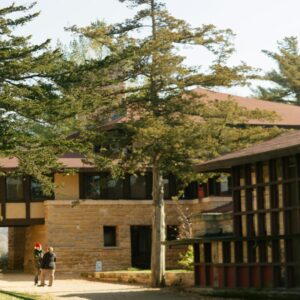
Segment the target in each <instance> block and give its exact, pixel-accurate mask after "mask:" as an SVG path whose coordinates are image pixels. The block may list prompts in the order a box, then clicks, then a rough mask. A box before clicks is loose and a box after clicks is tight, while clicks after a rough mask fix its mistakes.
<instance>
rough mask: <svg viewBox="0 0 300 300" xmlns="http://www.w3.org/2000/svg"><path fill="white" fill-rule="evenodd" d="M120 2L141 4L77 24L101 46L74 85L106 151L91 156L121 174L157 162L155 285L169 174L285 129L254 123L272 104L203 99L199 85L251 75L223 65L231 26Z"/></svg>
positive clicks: (95, 140)
mask: <svg viewBox="0 0 300 300" xmlns="http://www.w3.org/2000/svg"><path fill="white" fill-rule="evenodd" d="M120 1H121V0H120ZM121 2H127V3H128V4H130V5H132V6H133V7H137V8H139V10H138V12H137V14H136V15H135V17H134V18H133V19H131V20H126V21H125V22H124V23H121V24H116V25H110V26H109V25H105V24H104V23H101V24H100V23H97V24H92V25H91V26H89V27H86V28H76V27H73V28H72V30H73V31H75V32H77V33H79V34H80V35H81V36H82V37H84V38H86V39H89V40H90V41H91V42H93V43H94V45H96V44H97V45H98V47H99V48H100V49H102V50H103V54H104V55H103V56H102V58H101V59H89V60H88V61H86V63H85V65H84V66H83V67H84V70H85V71H84V72H82V73H81V74H80V80H79V81H78V82H77V83H76V84H74V85H73V87H72V90H73V91H78V92H76V93H77V95H78V96H79V97H81V98H80V99H81V100H82V102H83V103H84V102H85V101H86V100H87V101H88V102H87V103H89V105H88V108H91V111H90V115H88V112H87V110H84V114H85V116H86V118H85V120H86V124H85V127H84V128H82V131H81V137H80V138H79V139H81V141H82V143H87V142H89V143H90V144H98V145H100V151H99V153H97V154H96V155H90V158H92V162H94V163H96V164H97V166H98V167H99V169H103V168H109V169H110V170H111V171H112V173H113V175H114V176H122V174H124V173H125V172H128V173H138V172H140V173H142V172H145V171H146V170H148V169H149V168H151V170H152V174H153V194H152V196H153V226H152V257H151V270H152V286H154V287H157V286H161V285H163V283H164V272H165V265H164V264H165V246H164V245H163V242H164V241H165V220H164V199H163V198H164V184H163V178H164V175H167V174H170V173H171V174H174V175H176V176H177V177H178V178H180V179H181V180H182V181H186V180H188V179H191V176H194V174H193V166H194V164H195V163H197V162H200V161H203V160H205V159H209V158H212V157H215V156H217V155H218V154H220V153H224V152H227V151H231V150H233V149H237V148H239V147H242V146H246V145H248V144H250V143H251V142H254V141H256V140H257V139H260V138H267V137H272V136H274V135H276V134H278V130H277V129H264V128H261V127H250V126H247V121H248V120H249V119H267V118H274V115H272V114H270V113H266V112H261V111H251V112H250V111H247V110H246V109H244V108H240V107H238V106H237V105H236V103H234V102H233V101H230V100H229V101H227V102H226V101H225V102H215V101H212V102H207V101H206V102H204V101H202V100H201V97H200V96H199V95H197V94H195V93H194V92H193V90H192V88H193V87H195V86H204V87H215V86H232V85H237V84H243V83H245V81H246V80H247V77H248V76H249V77H251V74H250V71H251V70H250V68H249V67H247V66H246V65H243V64H242V65H239V66H235V67H228V66H227V65H226V61H227V59H228V58H229V57H230V55H231V54H232V52H233V47H232V44H231V38H232V32H231V31H230V30H218V29H216V28H215V26H213V25H203V26H202V27H199V28H192V27H191V26H190V25H189V24H188V23H186V22H185V21H183V20H179V19H176V18H174V17H173V16H171V15H170V14H169V13H168V11H167V10H166V7H165V5H164V4H163V2H162V1H158V0H127V1H126V0H122V1H121ZM182 45H192V46H199V47H201V48H205V49H207V51H210V52H211V53H212V54H214V55H215V59H214V61H213V62H212V65H211V67H210V71H209V72H206V73H205V72H200V69H199V68H197V67H188V66H186V65H185V64H184V57H183V56H181V55H180V47H181V46H182ZM249 74H250V75H249ZM101 75H103V76H102V77H101ZM103 87H104V88H103ZM97 105H99V106H97ZM95 108H96V110H95V112H93V110H94V109H95ZM92 112H93V113H92ZM87 115H88V116H87ZM109 117H110V121H109ZM241 125H242V126H241ZM192 174H193V175H192Z"/></svg>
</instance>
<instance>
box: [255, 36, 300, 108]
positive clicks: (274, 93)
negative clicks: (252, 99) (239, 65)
mask: <svg viewBox="0 0 300 300" xmlns="http://www.w3.org/2000/svg"><path fill="white" fill-rule="evenodd" d="M263 52H264V53H265V54H266V55H267V56H269V57H270V58H272V59H273V60H274V61H275V63H276V64H277V69H273V70H272V71H270V72H267V73H266V74H265V76H264V78H263V79H265V80H267V81H269V82H271V83H272V85H273V86H274V87H269V88H265V87H262V86H259V87H258V88H257V90H256V93H255V96H257V97H259V98H261V99H265V100H271V101H277V102H285V103H289V102H290V103H293V104H296V105H300V51H299V47H298V39H297V38H296V37H286V38H284V39H283V41H281V42H279V43H278V52H271V51H266V50H265V51H263Z"/></svg>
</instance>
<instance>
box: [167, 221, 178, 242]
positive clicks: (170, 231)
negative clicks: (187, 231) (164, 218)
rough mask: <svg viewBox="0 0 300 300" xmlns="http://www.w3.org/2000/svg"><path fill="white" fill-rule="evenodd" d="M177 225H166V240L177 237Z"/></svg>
mask: <svg viewBox="0 0 300 300" xmlns="http://www.w3.org/2000/svg"><path fill="white" fill-rule="evenodd" d="M178 235H179V232H178V226H177V225H168V226H167V241H172V240H176V239H177V238H178Z"/></svg>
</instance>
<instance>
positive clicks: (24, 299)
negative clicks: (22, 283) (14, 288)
mask: <svg viewBox="0 0 300 300" xmlns="http://www.w3.org/2000/svg"><path fill="white" fill-rule="evenodd" d="M0 299H1V300H51V299H52V298H51V297H50V296H38V295H31V294H23V293H15V292H6V291H0Z"/></svg>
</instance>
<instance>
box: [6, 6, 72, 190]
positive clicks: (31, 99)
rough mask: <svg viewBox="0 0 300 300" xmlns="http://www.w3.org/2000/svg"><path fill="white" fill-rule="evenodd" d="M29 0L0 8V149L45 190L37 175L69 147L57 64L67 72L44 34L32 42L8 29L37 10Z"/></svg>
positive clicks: (66, 107)
mask: <svg viewBox="0 0 300 300" xmlns="http://www.w3.org/2000/svg"><path fill="white" fill-rule="evenodd" d="M34 5H35V3H33V4H31V5H29V6H24V5H19V6H16V5H14V4H12V5H10V6H7V7H3V8H1V9H0V155H1V156H10V157H12V156H14V157H17V158H18V159H19V162H20V168H19V171H20V172H22V173H27V174H28V175H33V176H35V177H37V178H38V179H39V180H40V181H42V182H43V183H44V184H45V185H47V186H48V188H46V190H47V191H48V192H50V187H49V184H50V181H49V180H48V181H47V178H46V177H45V176H43V175H44V174H46V173H49V172H50V171H51V167H54V166H57V163H56V160H57V155H60V154H62V153H64V152H67V150H68V149H69V146H70V145H67V144H68V142H66V143H64V141H66V138H65V137H66V135H67V131H66V123H65V122H67V120H68V119H70V118H73V117H74V115H75V112H74V111H72V109H71V108H70V103H71V102H72V101H71V99H68V98H67V97H64V95H63V94H62V89H61V87H60V85H59V84H58V83H59V82H62V79H63V78H64V77H66V74H65V75H63V73H62V71H61V70H64V72H65V73H67V72H68V67H67V65H66V64H65V63H64V60H63V59H62V55H61V54H60V52H59V51H58V50H56V51H53V50H51V49H50V46H49V43H50V40H46V41H45V42H43V43H41V44H38V45H34V44H32V43H31V42H30V38H31V37H30V36H19V35H16V34H15V33H14V32H15V30H16V29H19V28H20V27H22V26H24V25H26V24H27V23H28V22H30V21H32V20H33V19H34V18H36V17H37V16H38V14H39V13H31V11H32V9H33V7H34ZM62 124H64V126H61V125H62ZM70 144H72V142H71V141H70ZM46 183H47V184H46Z"/></svg>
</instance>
